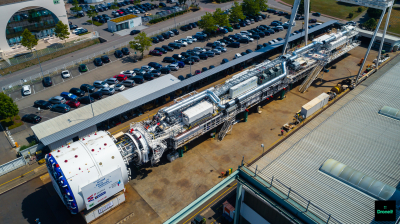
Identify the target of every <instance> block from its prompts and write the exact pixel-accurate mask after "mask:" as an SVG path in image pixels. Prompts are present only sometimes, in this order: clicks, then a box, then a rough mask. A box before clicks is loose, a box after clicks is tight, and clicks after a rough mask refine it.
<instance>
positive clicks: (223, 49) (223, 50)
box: [215, 46, 227, 52]
mask: <svg viewBox="0 0 400 224" xmlns="http://www.w3.org/2000/svg"><path fill="white" fill-rule="evenodd" d="M215 49H217V50H220V51H221V52H226V51H227V50H226V48H224V47H221V46H218V47H216V48H215Z"/></svg>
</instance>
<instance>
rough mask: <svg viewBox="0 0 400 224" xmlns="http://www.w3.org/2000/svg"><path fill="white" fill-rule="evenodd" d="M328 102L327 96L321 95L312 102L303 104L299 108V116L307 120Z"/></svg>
mask: <svg viewBox="0 0 400 224" xmlns="http://www.w3.org/2000/svg"><path fill="white" fill-rule="evenodd" d="M328 101H329V95H328V94H326V93H322V94H321V95H319V96H317V97H315V98H314V99H313V100H311V101H310V102H308V103H306V104H304V105H303V106H302V107H301V112H300V114H301V115H302V116H304V118H308V117H309V116H311V115H312V114H313V113H315V112H316V111H318V110H319V109H321V108H322V107H323V106H325V105H326V104H327V103H328Z"/></svg>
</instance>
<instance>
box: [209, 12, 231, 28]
mask: <svg viewBox="0 0 400 224" xmlns="http://www.w3.org/2000/svg"><path fill="white" fill-rule="evenodd" d="M213 17H214V21H215V24H216V25H219V26H220V27H223V26H229V16H228V14H226V13H223V12H222V10H221V9H220V8H217V9H216V10H215V11H214V13H213Z"/></svg>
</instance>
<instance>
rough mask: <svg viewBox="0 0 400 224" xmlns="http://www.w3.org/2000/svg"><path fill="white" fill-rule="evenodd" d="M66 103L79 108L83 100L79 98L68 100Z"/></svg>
mask: <svg viewBox="0 0 400 224" xmlns="http://www.w3.org/2000/svg"><path fill="white" fill-rule="evenodd" d="M65 104H67V105H68V106H70V107H74V108H78V107H79V106H80V105H81V102H79V101H77V100H68V101H67V102H66V103H65Z"/></svg>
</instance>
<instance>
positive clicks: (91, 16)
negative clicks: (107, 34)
mask: <svg viewBox="0 0 400 224" xmlns="http://www.w3.org/2000/svg"><path fill="white" fill-rule="evenodd" d="M86 15H87V16H88V17H89V18H90V19H91V21H92V30H93V31H94V27H93V23H94V21H93V17H95V16H97V15H98V14H97V12H96V11H95V7H94V6H93V5H91V6H90V10H88V11H87V13H86Z"/></svg>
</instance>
